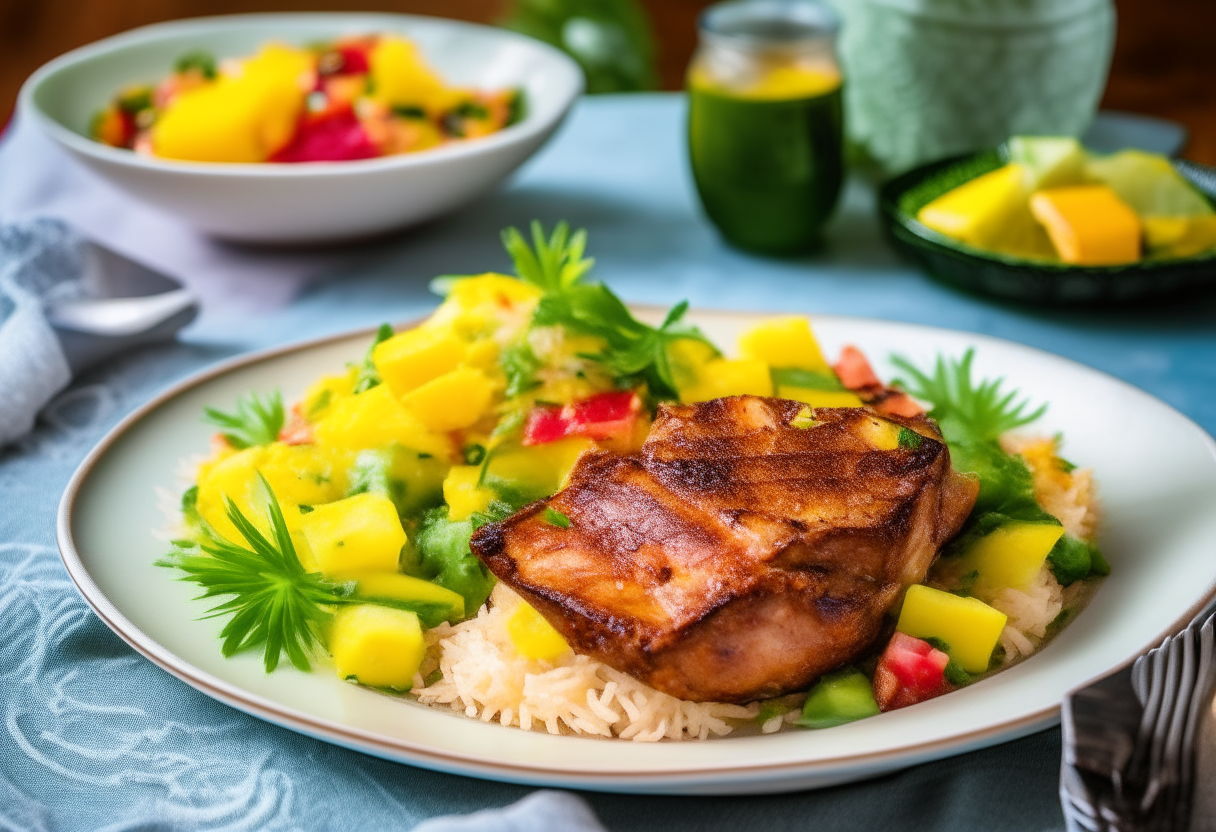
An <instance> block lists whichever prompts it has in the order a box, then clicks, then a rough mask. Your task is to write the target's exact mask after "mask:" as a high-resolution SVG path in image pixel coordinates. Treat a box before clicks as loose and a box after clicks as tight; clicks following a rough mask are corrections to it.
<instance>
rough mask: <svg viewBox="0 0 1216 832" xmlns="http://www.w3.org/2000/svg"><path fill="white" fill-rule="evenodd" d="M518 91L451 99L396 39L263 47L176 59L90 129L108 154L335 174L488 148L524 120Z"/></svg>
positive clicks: (415, 53) (118, 99)
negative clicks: (450, 146)
mask: <svg viewBox="0 0 1216 832" xmlns="http://www.w3.org/2000/svg"><path fill="white" fill-rule="evenodd" d="M522 108H523V98H522V93H521V92H520V91H518V90H513V89H509V90H475V89H463V88H459V87H453V86H450V85H448V84H447V83H445V82H444V80H443V78H441V77H440V76H439V74H438V73H437V72H436V71H435V70H434V69H432V68H431V67H430V66H428V65H427V62H426V60H425V59H424V58H423V56H422V54H421V53H420V51H419V49H418V47H417V46H416V45H415V44H414V43H413V42H412V41H409V40H407V39H405V38H403V37H400V36H399V35H392V34H376V35H366V36H359V37H346V38H341V39H339V40H336V41H333V42H330V43H319V44H313V45H310V46H304V47H295V46H288V45H286V44H281V43H268V44H266V45H264V46H263V47H262V48H261V49H260V50H259V51H258V53H257V54H255V55H252V56H250V57H246V58H239V59H236V58H234V59H229V60H225V61H220V62H217V61H216V59H215V57H214V56H213V55H211V54H210V53H208V52H205V51H194V52H189V53H187V54H185V55H183V56H181V57H180V58H179V59H178V60H177V63H176V65H175V66H174V68H173V71H172V72H171V73H170V74H169V75H168V76H166V77H165V78H164V79H162V80H161V81H160V82H158V83H156V84H137V85H134V86H130V87H127V88H125V89H123V90H121V91H119V92H118V94H117V95H115V96H114V98H113V100H111V102H110V103H109V104H108V105H107V106H106V107H104V108H103V109H102V110H101V111H99V112H98V113H97V114H96V116H95V117H94V119H93V124H92V130H91V133H92V137H93V138H94V139H96V140H97V141H99V142H102V143H104V144H108V145H111V146H113V147H122V148H126V149H128V150H134V151H136V152H137V153H143V154H146V155H150V156H159V157H163V158H166V159H181V160H185V161H194V162H340V161H347V160H353V159H371V158H375V157H378V156H391V155H394V154H399V153H413V152H416V151H420V150H427V149H429V148H432V147H437V146H439V145H441V144H446V143H448V142H453V141H458V140H461V139H473V138H477V137H480V136H488V135H490V134H491V133H496V132H498V131H499V130H501V129H503V128H504V127H507V126H509V125H511V124H513V123H515V122H516V121H518V120H519V119H520V117H521V116H522Z"/></svg>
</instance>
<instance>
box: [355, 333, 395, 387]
mask: <svg viewBox="0 0 1216 832" xmlns="http://www.w3.org/2000/svg"><path fill="white" fill-rule="evenodd" d="M392 337H393V327H392V324H380V328H379V329H377V330H376V337H375V338H373V339H372V345H371V346H370V347H368V348H367V354H366V355H364V356H363V361H361V362H360V363H359V374H358V375H357V376H355V387H354V392H356V393H362V392H363V391H365V390H371V389H372V388H373V387H375V386H376V385H377V384H379V383H380V371H379V370H377V369H376V365H375V363H374V362H373V361H372V353H373V352H375V351H376V347H378V346H379V345H380V344H382V343H383V342H385V341H387V340H388V339H389V338H392Z"/></svg>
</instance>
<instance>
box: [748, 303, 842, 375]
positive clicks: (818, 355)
mask: <svg viewBox="0 0 1216 832" xmlns="http://www.w3.org/2000/svg"><path fill="white" fill-rule="evenodd" d="M739 354H740V355H741V356H743V357H744V358H753V359H755V360H757V361H763V362H764V363H765V364H767V365H768V366H770V367H797V368H798V369H801V370H814V371H816V372H820V373H829V374H831V373H832V368H831V366H829V365H828V362H827V361H826V360H824V357H823V352H822V351H821V350H820V349H819V342H818V341H816V340H815V335H814V333H813V332H811V324H810V321H808V320H807V319H806V318H803V317H801V316H798V315H790V316H787V317H781V318H770V319H768V320H766V321H764V322H763V323H761V324H757V325H756V326H754V327H752V328H751V329H749V330H747V331H746V332H744V333H743V334H742V335H740V336H739Z"/></svg>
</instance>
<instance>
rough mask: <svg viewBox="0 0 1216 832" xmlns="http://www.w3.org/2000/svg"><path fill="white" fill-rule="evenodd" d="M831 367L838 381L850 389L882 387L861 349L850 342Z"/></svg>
mask: <svg viewBox="0 0 1216 832" xmlns="http://www.w3.org/2000/svg"><path fill="white" fill-rule="evenodd" d="M832 369H833V370H835V371H836V375H837V377H838V378H839V379H840V383H841V384H843V385H844V386H845V387H847V388H849V389H850V390H864V389H865V388H867V387H882V382H881V381H880V380H879V378H878V375H877V374H875V372H874V368H873V367H871V366H870V362H869V361H868V360H867V359H866V357H865V355H863V354H862V352H861V350H859V349H857V347H855V346H853V345H852V344H849V345H848V346H847V347H845V348H844V349H843V350H841V351H840V358H839V359H838V360H837V361H836V365H835V366H834V367H832Z"/></svg>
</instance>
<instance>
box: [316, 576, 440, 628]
mask: <svg viewBox="0 0 1216 832" xmlns="http://www.w3.org/2000/svg"><path fill="white" fill-rule="evenodd" d="M329 577H330V578H332V579H333V580H335V581H338V582H340V583H345V582H347V581H353V582H354V584H355V591H354V597H356V598H359V599H363V600H367V601H369V602H379V603H383V604H385V605H387V606H392V605H393V603H394V602H405V603H413V602H417V603H422V604H435V605H438V606H443V607H446V610H445V617H446V618H447V620H448V621H459V620H460V619H462V618H464V596H463V595H461V594H460V593H457V592H453V591H452V590H450V589H447V588H446V587H442V586H440V585H439V584H436V583H432V582H431V581H424V580H423V579H422V578H414V577H412V576H410V575H403V574H401V573H400V572H342V573H339V574H335V575H330V576H329Z"/></svg>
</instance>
